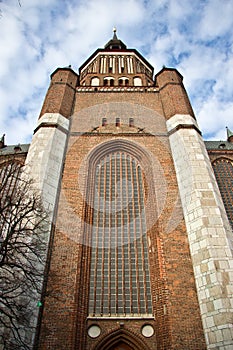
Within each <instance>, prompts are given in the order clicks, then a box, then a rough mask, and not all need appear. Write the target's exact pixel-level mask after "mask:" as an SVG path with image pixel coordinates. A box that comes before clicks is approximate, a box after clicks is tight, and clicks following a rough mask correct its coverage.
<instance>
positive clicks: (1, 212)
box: [0, 161, 48, 350]
mask: <svg viewBox="0 0 233 350" xmlns="http://www.w3.org/2000/svg"><path fill="white" fill-rule="evenodd" d="M47 217H48V216H47V213H46V212H45V210H44V208H43V205H42V202H41V198H40V195H39V194H38V193H37V192H36V191H35V190H34V189H33V184H32V182H31V181H30V180H29V179H28V177H27V176H26V175H25V174H23V173H22V167H21V166H20V165H19V164H18V163H16V162H15V161H12V162H9V163H8V164H6V165H5V166H4V167H2V168H0V344H2V345H3V349H4V350H9V349H16V350H17V349H18V350H22V349H30V348H31V347H30V346H31V344H30V342H31V339H30V337H29V335H28V334H29V333H30V331H31V330H32V329H33V327H34V324H32V323H31V314H32V313H33V312H34V311H35V309H36V307H37V305H36V303H37V301H38V293H39V292H40V291H41V286H42V279H43V266H44V261H45V256H46V246H47V245H46V236H47V230H48V228H47V227H48V223H47ZM33 309H34V310H33Z"/></svg>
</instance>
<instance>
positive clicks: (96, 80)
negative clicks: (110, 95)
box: [91, 77, 100, 86]
mask: <svg viewBox="0 0 233 350" xmlns="http://www.w3.org/2000/svg"><path fill="white" fill-rule="evenodd" d="M99 85H100V80H99V78H98V77H94V78H91V86H99Z"/></svg>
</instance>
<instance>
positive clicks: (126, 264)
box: [89, 152, 152, 316]
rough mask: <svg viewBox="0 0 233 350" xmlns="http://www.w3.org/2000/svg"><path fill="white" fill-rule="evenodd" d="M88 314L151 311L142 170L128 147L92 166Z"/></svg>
mask: <svg viewBox="0 0 233 350" xmlns="http://www.w3.org/2000/svg"><path fill="white" fill-rule="evenodd" d="M94 178H95V190H94V214H93V228H92V242H91V245H92V253H91V271H90V291H89V294H90V295H89V315H90V316H104V315H107V316H118V315H127V314H128V315H131V316H134V315H142V314H143V315H148V314H152V304H151V291H150V276H149V262H148V248H147V238H146V218H145V203H144V202H145V191H144V185H145V184H144V182H145V180H144V174H143V170H142V168H141V166H140V164H139V163H138V161H137V160H136V159H135V158H134V157H133V156H132V155H130V154H128V153H127V152H113V153H110V154H108V155H105V156H103V157H102V158H101V159H100V160H99V161H98V163H97V164H96V168H95V176H94Z"/></svg>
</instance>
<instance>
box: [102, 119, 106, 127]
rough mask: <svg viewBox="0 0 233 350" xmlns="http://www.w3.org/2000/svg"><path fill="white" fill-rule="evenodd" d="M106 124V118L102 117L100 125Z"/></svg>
mask: <svg viewBox="0 0 233 350" xmlns="http://www.w3.org/2000/svg"><path fill="white" fill-rule="evenodd" d="M106 125H107V118H102V126H106Z"/></svg>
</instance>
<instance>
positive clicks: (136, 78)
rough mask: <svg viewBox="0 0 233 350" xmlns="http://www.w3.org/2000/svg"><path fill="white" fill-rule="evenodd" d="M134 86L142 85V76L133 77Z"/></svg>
mask: <svg viewBox="0 0 233 350" xmlns="http://www.w3.org/2000/svg"><path fill="white" fill-rule="evenodd" d="M133 84H134V86H142V79H141V78H140V77H135V78H133Z"/></svg>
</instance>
